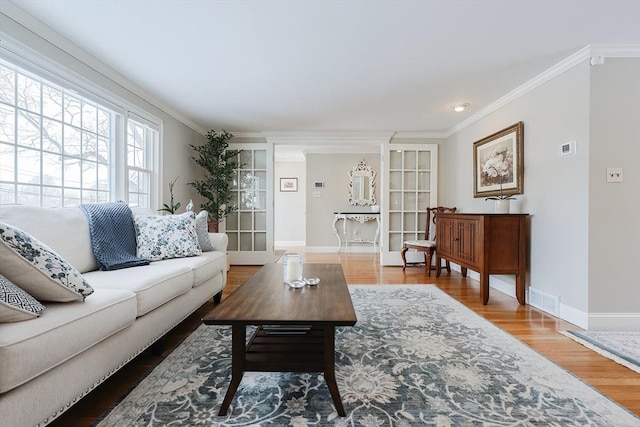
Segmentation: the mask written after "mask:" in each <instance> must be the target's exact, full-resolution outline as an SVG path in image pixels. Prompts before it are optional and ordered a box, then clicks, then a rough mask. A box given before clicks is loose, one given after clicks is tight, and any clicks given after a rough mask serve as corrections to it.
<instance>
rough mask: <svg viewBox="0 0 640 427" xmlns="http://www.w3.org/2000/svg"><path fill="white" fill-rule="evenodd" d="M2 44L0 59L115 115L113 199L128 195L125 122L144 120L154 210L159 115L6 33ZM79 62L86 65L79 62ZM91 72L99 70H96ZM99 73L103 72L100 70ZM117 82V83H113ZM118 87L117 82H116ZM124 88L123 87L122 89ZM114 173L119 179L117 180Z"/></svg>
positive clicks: (159, 173) (160, 144) (158, 173)
mask: <svg viewBox="0 0 640 427" xmlns="http://www.w3.org/2000/svg"><path fill="white" fill-rule="evenodd" d="M0 34H1V35H2V44H0V58H2V59H4V60H6V61H7V62H10V63H12V64H14V65H15V66H17V67H19V68H21V69H23V70H24V71H26V72H27V73H29V74H32V75H33V76H34V77H36V78H37V79H44V80H48V81H49V82H50V83H53V84H55V85H57V86H60V87H62V88H64V89H65V90H67V91H71V92H75V93H76V94H77V95H78V96H80V97H82V98H86V99H87V100H89V101H92V102H95V103H97V104H99V105H101V106H103V107H105V108H108V109H110V110H112V111H113V112H114V114H115V129H114V135H115V141H116V143H115V144H113V146H112V148H111V150H112V152H111V154H112V156H113V157H112V158H113V173H112V175H111V188H112V192H113V195H112V197H113V198H114V199H122V198H128V196H127V195H128V189H127V180H126V144H127V121H128V120H129V118H131V119H132V120H134V121H137V122H140V123H144V124H145V125H147V126H149V127H150V128H151V129H154V130H155V131H157V132H158V142H157V144H156V146H155V147H153V153H152V154H153V161H152V167H153V172H152V176H151V177H150V179H151V188H150V194H149V205H150V208H151V209H154V210H155V209H157V208H158V207H159V206H160V201H161V200H162V194H161V182H162V164H163V163H162V161H163V156H162V152H163V149H162V147H163V145H164V144H163V141H164V132H163V130H164V123H163V121H162V119H160V118H159V117H157V116H155V115H153V114H151V113H149V112H148V111H145V110H143V109H141V108H140V107H138V106H137V105H135V104H133V103H131V102H129V101H127V100H126V99H124V98H122V97H120V96H118V95H116V94H114V93H113V92H111V91H109V90H108V89H106V88H103V87H101V86H99V85H98V84H97V83H95V82H93V81H92V80H90V79H88V78H86V77H84V76H82V75H80V74H78V73H77V72H75V71H72V70H71V69H69V68H68V67H66V66H65V65H64V64H62V63H59V62H56V61H53V60H52V59H50V58H48V57H47V56H45V55H44V54H42V53H40V52H37V51H36V50H34V49H33V48H31V47H29V46H26V45H24V44H22V43H20V42H18V41H16V40H15V39H13V38H12V37H10V36H8V35H7V34H6V33H4V32H1V31H0ZM83 65H86V64H84V63H83ZM94 71H96V72H98V73H100V72H99V71H98V70H95V69H94ZM100 74H101V75H104V74H102V73H100ZM116 84H117V83H116ZM118 86H119V85H118ZM125 89H126V88H125ZM118 176H120V177H122V179H120V180H119V179H118Z"/></svg>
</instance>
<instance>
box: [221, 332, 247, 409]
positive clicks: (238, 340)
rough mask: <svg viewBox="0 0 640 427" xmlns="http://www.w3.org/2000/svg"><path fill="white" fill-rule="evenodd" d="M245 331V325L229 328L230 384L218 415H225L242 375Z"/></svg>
mask: <svg viewBox="0 0 640 427" xmlns="http://www.w3.org/2000/svg"><path fill="white" fill-rule="evenodd" d="M246 342H247V331H246V327H245V325H233V326H232V327H231V382H230V383H229V388H228V389H227V394H225V395H224V400H223V401H222V406H220V411H219V412H218V415H227V411H228V410H229V405H231V401H232V400H233V396H235V394H236V390H238V386H239V385H240V381H241V380H242V375H243V374H244V357H245V353H246Z"/></svg>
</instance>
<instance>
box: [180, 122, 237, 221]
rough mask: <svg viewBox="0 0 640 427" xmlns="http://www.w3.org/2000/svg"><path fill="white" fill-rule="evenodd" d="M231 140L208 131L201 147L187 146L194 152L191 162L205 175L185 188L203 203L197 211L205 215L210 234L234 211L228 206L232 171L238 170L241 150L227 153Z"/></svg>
mask: <svg viewBox="0 0 640 427" xmlns="http://www.w3.org/2000/svg"><path fill="white" fill-rule="evenodd" d="M231 138H233V135H232V134H231V133H229V132H227V131H226V130H224V129H223V130H222V132H216V131H215V130H210V131H209V132H207V142H206V143H205V144H204V145H198V146H196V145H191V144H190V145H191V148H193V150H194V151H195V152H196V155H194V156H193V157H192V159H193V160H195V162H196V163H197V164H198V165H200V166H201V167H202V168H204V170H205V171H206V174H205V178H204V179H203V180H202V181H194V182H190V183H189V185H191V186H192V187H194V188H195V189H196V190H197V191H198V193H199V194H200V195H201V196H202V197H204V198H205V199H206V201H205V202H204V203H202V204H201V205H200V207H201V208H202V209H205V210H206V211H207V212H209V222H210V225H211V227H210V231H218V223H219V222H221V221H222V220H223V219H224V218H225V217H226V216H227V214H228V213H230V212H233V211H235V210H236V209H237V206H236V205H235V204H232V203H229V202H230V201H231V196H232V195H233V193H232V191H231V189H232V186H233V180H234V175H235V170H236V169H237V168H239V167H240V165H239V164H238V153H240V151H241V150H227V148H229V140H231Z"/></svg>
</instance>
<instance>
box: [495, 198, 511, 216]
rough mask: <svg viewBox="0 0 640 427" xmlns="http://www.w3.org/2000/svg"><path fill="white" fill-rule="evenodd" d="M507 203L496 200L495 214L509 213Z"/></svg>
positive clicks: (503, 200) (502, 200) (505, 200)
mask: <svg viewBox="0 0 640 427" xmlns="http://www.w3.org/2000/svg"><path fill="white" fill-rule="evenodd" d="M509 202H510V200H508V199H498V200H496V203H495V205H494V211H495V213H501V214H506V213H509Z"/></svg>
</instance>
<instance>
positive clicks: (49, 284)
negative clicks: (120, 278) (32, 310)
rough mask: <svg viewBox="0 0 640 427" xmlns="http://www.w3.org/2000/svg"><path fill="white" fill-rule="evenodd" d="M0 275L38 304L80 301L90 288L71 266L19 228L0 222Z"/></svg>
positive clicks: (90, 291)
mask: <svg viewBox="0 0 640 427" xmlns="http://www.w3.org/2000/svg"><path fill="white" fill-rule="evenodd" d="M0 260H2V263H0V273H1V274H2V275H4V276H5V277H6V278H7V279H9V280H10V281H12V282H13V283H15V284H16V285H18V286H19V287H21V288H22V289H24V290H25V291H26V292H28V293H29V294H31V295H33V296H34V297H35V298H37V299H38V300H40V301H56V302H68V301H83V300H84V299H85V298H86V297H87V296H89V295H91V294H92V293H93V288H92V287H91V286H89V284H88V283H87V282H86V281H85V280H84V279H83V278H82V275H81V274H80V272H79V271H78V270H76V269H75V268H74V267H73V266H72V265H71V264H69V263H68V262H67V261H65V260H64V259H62V257H61V256H60V255H58V254H57V253H55V252H54V251H53V250H52V249H51V248H49V247H48V246H46V245H45V244H44V243H42V242H40V241H39V240H38V239H36V238H35V237H33V236H31V235H29V234H27V233H26V232H24V231H22V230H20V229H19V228H16V227H13V226H11V225H9V224H5V223H2V222H0Z"/></svg>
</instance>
